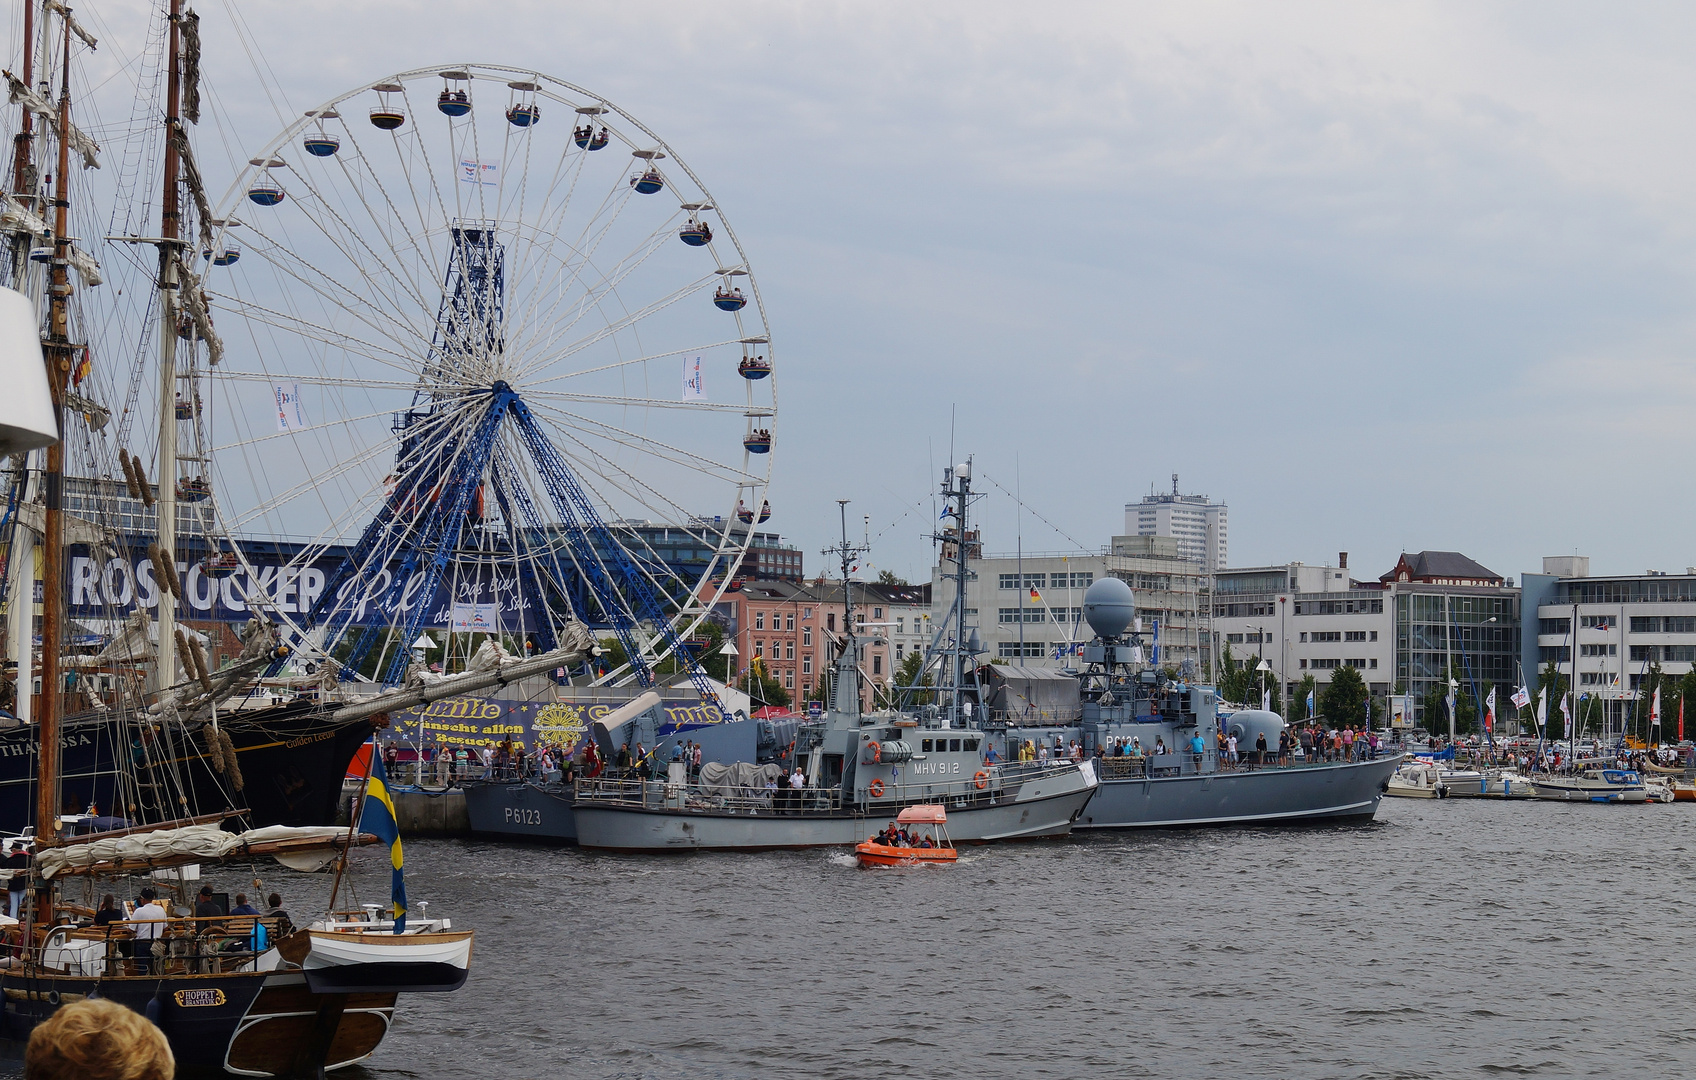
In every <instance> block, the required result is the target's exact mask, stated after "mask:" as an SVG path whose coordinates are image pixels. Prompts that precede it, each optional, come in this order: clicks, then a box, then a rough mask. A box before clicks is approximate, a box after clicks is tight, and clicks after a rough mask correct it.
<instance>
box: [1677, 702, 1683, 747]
mask: <svg viewBox="0 0 1696 1080" xmlns="http://www.w3.org/2000/svg"><path fill="white" fill-rule="evenodd" d="M1678 741H1679V742H1683V741H1684V695H1683V694H1680V695H1678Z"/></svg>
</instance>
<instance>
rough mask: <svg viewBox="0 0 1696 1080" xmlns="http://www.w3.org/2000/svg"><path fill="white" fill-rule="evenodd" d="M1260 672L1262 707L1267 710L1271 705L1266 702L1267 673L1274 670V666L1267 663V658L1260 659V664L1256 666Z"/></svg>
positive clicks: (1255, 668)
mask: <svg viewBox="0 0 1696 1080" xmlns="http://www.w3.org/2000/svg"><path fill="white" fill-rule="evenodd" d="M1254 670H1256V671H1258V672H1260V707H1261V708H1262V709H1264V708H1266V707H1267V706H1268V705H1269V704H1270V703H1269V702H1268V701H1267V700H1266V673H1267V672H1269V671H1271V670H1272V665H1271V664H1268V663H1267V662H1266V657H1264V656H1262V657H1261V658H1260V663H1258V664H1256V665H1255V666H1254Z"/></svg>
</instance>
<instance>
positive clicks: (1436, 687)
mask: <svg viewBox="0 0 1696 1080" xmlns="http://www.w3.org/2000/svg"><path fill="white" fill-rule="evenodd" d="M1449 678H1450V674H1449V669H1448V668H1447V667H1444V668H1443V673H1442V675H1441V676H1440V677H1439V678H1438V680H1437V681H1436V683H1434V684H1433V685H1432V687H1431V689H1429V690H1427V691H1426V692H1425V697H1424V698H1423V699H1422V700H1421V705H1422V706H1423V707H1424V713H1423V716H1424V720H1423V721H1422V722H1423V724H1424V727H1425V730H1426V731H1429V732H1432V733H1433V734H1436V733H1438V732H1442V733H1444V734H1447V733H1448V730H1449V706H1448V702H1447V701H1446V700H1445V698H1446V697H1447V695H1448V688H1449ZM1477 726H1478V702H1477V701H1476V700H1475V699H1474V698H1473V696H1472V694H1471V693H1470V692H1469V689H1468V687H1467V686H1466V684H1464V683H1463V684H1462V685H1461V687H1460V689H1459V690H1457V691H1456V692H1455V732H1456V733H1457V734H1466V733H1467V732H1470V731H1472V730H1474V729H1475V728H1476V727H1477Z"/></svg>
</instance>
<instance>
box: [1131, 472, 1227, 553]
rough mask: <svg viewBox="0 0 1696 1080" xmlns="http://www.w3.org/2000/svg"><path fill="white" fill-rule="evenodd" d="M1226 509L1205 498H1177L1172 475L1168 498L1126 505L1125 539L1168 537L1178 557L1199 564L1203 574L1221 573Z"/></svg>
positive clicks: (1154, 497) (1156, 497)
mask: <svg viewBox="0 0 1696 1080" xmlns="http://www.w3.org/2000/svg"><path fill="white" fill-rule="evenodd" d="M1225 520H1226V508H1225V504H1224V503H1216V502H1212V501H1211V500H1209V499H1208V497H1207V496H1206V495H1180V494H1179V493H1178V474H1177V473H1173V474H1172V493H1171V494H1170V495H1165V494H1160V495H1155V494H1150V495H1147V496H1144V498H1143V500H1142V502H1140V503H1127V504H1126V505H1125V533H1126V535H1128V536H1168V537H1171V538H1172V539H1174V540H1176V541H1177V542H1178V555H1179V557H1181V558H1185V559H1189V560H1190V561H1191V562H1196V563H1200V564H1201V569H1202V572H1203V573H1213V572H1214V571H1216V570H1222V569H1224V567H1225V565H1226V561H1225V549H1226V540H1227V536H1226V528H1225Z"/></svg>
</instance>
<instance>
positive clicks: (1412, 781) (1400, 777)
mask: <svg viewBox="0 0 1696 1080" xmlns="http://www.w3.org/2000/svg"><path fill="white" fill-rule="evenodd" d="M1448 793H1449V789H1448V785H1446V784H1444V783H1443V776H1442V772H1441V771H1440V770H1439V769H1438V768H1437V766H1436V764H1435V763H1433V762H1430V761H1410V762H1408V763H1407V764H1405V765H1402V766H1401V767H1399V768H1397V769H1396V771H1395V773H1394V774H1393V775H1392V776H1391V777H1390V780H1389V785H1388V786H1387V787H1385V789H1384V794H1386V795H1393V796H1395V797H1396V798H1398V799H1441V798H1444V797H1445V796H1447V795H1448Z"/></svg>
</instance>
